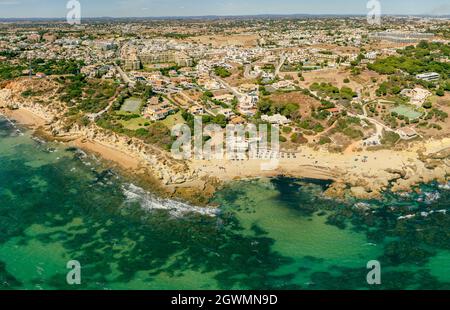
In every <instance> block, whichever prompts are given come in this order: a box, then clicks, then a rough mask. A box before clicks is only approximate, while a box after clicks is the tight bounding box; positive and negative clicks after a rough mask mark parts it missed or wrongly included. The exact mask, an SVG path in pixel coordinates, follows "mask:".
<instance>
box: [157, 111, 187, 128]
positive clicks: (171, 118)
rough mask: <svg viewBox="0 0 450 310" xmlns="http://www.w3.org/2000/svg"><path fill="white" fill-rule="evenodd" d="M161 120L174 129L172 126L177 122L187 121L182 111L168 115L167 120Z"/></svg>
mask: <svg viewBox="0 0 450 310" xmlns="http://www.w3.org/2000/svg"><path fill="white" fill-rule="evenodd" d="M161 122H162V123H163V124H164V125H165V126H166V127H167V128H169V129H172V127H174V126H175V125H177V124H184V123H185V121H184V119H183V115H182V113H181V111H180V112H178V113H177V114H173V115H170V116H168V117H167V118H166V119H165V120H163V121H161Z"/></svg>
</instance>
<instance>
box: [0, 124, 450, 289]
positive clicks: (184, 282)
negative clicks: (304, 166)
mask: <svg viewBox="0 0 450 310" xmlns="http://www.w3.org/2000/svg"><path fill="white" fill-rule="evenodd" d="M328 185H329V184H327V182H317V181H314V180H294V179H286V178H279V179H272V180H268V179H264V180H258V181H242V182H235V183H232V184H230V185H228V186H227V187H226V188H224V189H223V190H221V191H220V192H219V193H217V195H216V197H215V198H214V201H212V203H214V204H218V205H219V206H220V208H219V209H218V212H214V211H211V210H208V209H202V208H195V207H193V206H188V205H186V204H184V203H181V202H174V201H167V200H162V199H159V198H157V197H155V196H154V195H152V194H151V193H149V192H146V191H144V190H143V189H141V188H139V187H137V186H134V185H133V184H132V182H131V181H130V180H128V179H126V178H124V177H122V176H120V175H119V174H117V173H116V172H115V171H112V170H110V169H108V167H107V166H105V165H104V164H103V163H102V162H101V161H99V160H98V159H96V158H95V157H93V156H91V155H88V154H84V153H83V152H81V151H79V150H76V149H68V148H67V147H65V146H64V145H62V144H58V143H47V142H44V141H40V140H38V139H35V138H33V137H32V136H31V135H30V133H29V132H27V131H26V130H24V129H21V128H19V129H18V128H17V127H15V126H14V125H13V124H11V123H10V122H8V121H7V120H6V119H3V118H0V288H2V289H414V288H419V289H450V214H449V213H448V212H450V207H449V202H450V192H449V189H448V185H447V186H440V187H439V185H438V184H428V185H423V186H422V187H421V191H420V193H418V194H411V195H394V194H391V193H386V194H385V196H384V199H383V200H382V201H347V202H339V201H334V200H329V199H326V198H324V196H323V191H324V189H326V187H327V186H328ZM216 213H217V214H216ZM70 260H78V261H79V262H80V264H81V266H82V270H81V279H82V283H81V285H79V286H70V285H68V284H67V283H66V274H67V272H68V271H69V270H68V269H66V264H67V262H68V261H70ZM370 260H378V261H380V263H381V267H382V270H381V271H382V272H381V276H382V284H381V285H380V286H369V285H368V284H367V281H366V275H367V273H368V272H369V270H367V269H366V264H367V262H368V261H370Z"/></svg>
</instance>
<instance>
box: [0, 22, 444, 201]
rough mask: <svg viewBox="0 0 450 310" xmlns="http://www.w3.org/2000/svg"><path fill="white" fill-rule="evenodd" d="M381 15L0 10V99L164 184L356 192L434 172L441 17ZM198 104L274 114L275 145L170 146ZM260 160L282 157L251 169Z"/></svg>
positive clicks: (260, 119)
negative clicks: (221, 157)
mask: <svg viewBox="0 0 450 310" xmlns="http://www.w3.org/2000/svg"><path fill="white" fill-rule="evenodd" d="M384 19H385V20H383V23H382V25H381V26H376V25H368V24H367V21H366V19H365V18H360V17H342V18H329V17H327V18H325V17H317V18H312V17H311V18H288V17H286V18H282V17H280V18H220V19H204V20H203V19H171V20H137V19H136V20H133V19H127V20H121V19H118V20H97V21H96V20H93V21H91V22H89V23H84V24H82V25H74V26H71V25H67V24H65V23H62V22H57V21H55V22H50V21H49V22H45V23H44V22H42V21H41V22H27V23H24V24H20V23H0V108H3V112H4V113H5V114H7V115H10V116H12V117H16V118H22V119H23V118H26V117H24V116H23V115H24V113H25V114H26V113H32V114H33V115H34V116H37V117H39V118H41V119H42V120H43V122H42V124H41V125H43V127H44V128H45V130H46V131H47V132H48V133H50V134H51V135H53V136H54V137H59V138H66V140H67V141H72V142H74V143H76V145H77V146H79V147H85V148H88V149H89V148H90V149H91V150H93V151H97V152H99V153H102V154H104V156H105V157H106V158H107V159H111V160H116V161H121V162H122V163H124V162H129V159H127V158H126V157H127V156H119V155H118V154H119V153H122V155H123V153H126V154H129V157H136V158H137V159H138V161H139V164H131V163H130V164H129V165H128V168H132V169H135V170H139V171H140V172H142V169H144V168H143V167H144V166H145V168H146V169H148V171H151V173H152V174H153V175H155V176H156V178H158V179H160V180H162V181H163V183H164V184H166V185H170V186H173V189H172V190H173V191H175V192H177V191H178V192H183V191H184V192H186V191H189V190H190V187H192V184H197V185H198V183H201V185H200V186H199V188H200V191H205V190H207V189H208V188H209V190H211V191H213V190H212V189H211V188H210V187H211V186H213V185H211V184H215V183H214V182H212V181H211V178H212V177H213V178H216V179H217V181H219V182H220V181H226V180H232V179H234V178H244V177H259V176H273V175H277V174H283V175H292V176H295V177H312V178H323V179H333V180H336V181H337V182H336V183H335V185H334V186H333V187H332V188H331V189H330V190H329V194H330V195H335V196H343V195H345V193H347V192H348V191H350V192H351V193H352V194H353V195H354V196H359V197H376V196H377V195H379V194H380V192H381V191H383V190H386V188H387V187H388V185H389V184H391V183H392V182H393V183H394V187H396V188H397V190H399V191H407V190H410V189H411V188H412V186H413V185H415V184H417V183H420V182H424V181H430V180H435V179H436V180H439V181H446V180H447V176H448V171H449V165H448V159H449V155H450V152H449V150H450V141H449V138H450V136H449V134H450V122H449V119H448V116H449V113H450V44H449V42H450V41H449V40H450V33H449V30H448V29H450V22H449V21H448V19H438V18H419V17H410V18H406V17H385V18H384ZM21 111H22V112H21ZM20 113H22V114H21V115H22V116H19V114H20ZM196 116H199V117H201V118H202V121H203V124H204V125H207V124H217V125H219V126H220V127H221V128H224V130H225V127H226V126H227V125H229V124H233V125H247V124H257V125H258V124H273V125H277V126H279V127H280V137H279V139H280V142H281V151H280V152H279V153H273V152H271V150H270V149H268V150H265V151H264V152H260V153H259V154H257V158H256V159H253V160H251V159H250V158H238V159H236V158H234V159H230V160H226V161H225V162H220V161H206V160H186V161H180V160H176V159H174V158H171V156H170V153H169V151H170V148H171V146H172V144H173V142H174V140H175V138H176V137H173V136H172V135H171V130H172V128H173V127H174V126H175V125H177V124H187V125H188V126H190V127H191V128H192V127H193V122H194V117H196ZM35 125H37V124H35ZM204 140H205V141H208V140H214V137H213V136H205V137H204ZM95 143H97V146H95V145H94V144H95ZM242 143H243V145H244V148H245V147H246V146H248V143H250V142H249V141H242ZM108 148H109V151H108V150H107V149H108ZM114 153H116V155H114ZM108 154H109V155H108ZM124 157H125V158H124ZM271 159H278V160H280V161H281V162H280V165H279V168H278V169H276V170H275V171H267V172H266V171H261V169H260V163H261V162H263V161H267V160H271Z"/></svg>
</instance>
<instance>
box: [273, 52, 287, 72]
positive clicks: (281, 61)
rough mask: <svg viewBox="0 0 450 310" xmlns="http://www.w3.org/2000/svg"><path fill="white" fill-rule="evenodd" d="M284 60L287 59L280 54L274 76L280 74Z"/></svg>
mask: <svg viewBox="0 0 450 310" xmlns="http://www.w3.org/2000/svg"><path fill="white" fill-rule="evenodd" d="M286 59H287V56H286V55H285V54H282V55H281V57H280V63H279V64H278V66H277V68H276V69H275V76H277V75H278V74H279V73H280V70H281V67H283V65H284V63H285V61H286Z"/></svg>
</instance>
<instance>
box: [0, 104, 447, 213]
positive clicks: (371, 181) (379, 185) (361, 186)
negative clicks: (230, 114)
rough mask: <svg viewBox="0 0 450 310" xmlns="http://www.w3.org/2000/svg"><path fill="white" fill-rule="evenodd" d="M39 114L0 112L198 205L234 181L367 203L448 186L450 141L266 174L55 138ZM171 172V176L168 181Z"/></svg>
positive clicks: (122, 143) (250, 164) (97, 137)
mask: <svg viewBox="0 0 450 310" xmlns="http://www.w3.org/2000/svg"><path fill="white" fill-rule="evenodd" d="M37 112H42V111H40V110H39V111H36V109H34V108H31V107H27V108H24V107H21V108H20V109H18V110H8V109H3V110H2V113H3V114H5V115H7V116H8V117H10V118H11V119H14V120H16V121H17V122H19V123H22V124H24V125H27V126H30V127H32V128H34V129H35V130H37V129H39V130H42V129H45V132H46V133H47V134H50V133H51V134H52V135H51V136H50V137H49V138H52V137H53V138H54V139H57V140H59V141H64V142H66V143H67V144H68V145H70V146H75V147H78V148H80V149H83V150H86V151H88V152H93V153H96V154H98V155H100V156H101V157H103V158H104V159H106V160H108V161H111V162H113V163H115V164H117V165H118V166H119V167H121V168H122V169H123V170H124V171H125V172H126V173H128V174H130V175H133V176H138V177H139V178H141V179H146V180H151V183H152V184H153V185H154V184H155V183H159V185H161V188H162V189H163V191H165V192H167V193H168V194H170V195H171V196H173V197H182V198H184V199H187V200H189V201H191V202H195V203H199V204H204V203H207V200H208V198H209V197H211V196H212V195H213V194H214V192H215V191H216V189H217V187H218V186H220V184H223V183H226V182H229V181H232V180H238V179H253V178H260V177H276V176H288V177H294V178H312V179H323V180H333V181H335V182H334V184H333V185H332V186H331V187H330V189H329V190H328V191H327V192H326V194H327V195H328V196H331V197H336V198H344V197H345V196H346V195H351V196H353V197H357V198H362V199H368V198H377V197H380V195H381V192H382V191H384V190H386V189H387V188H391V189H392V190H393V191H399V192H409V191H411V190H412V188H413V187H414V186H415V185H417V184H419V183H427V182H431V181H439V182H442V183H446V182H448V181H449V177H448V176H449V175H450V161H449V159H450V138H445V139H442V140H436V141H435V140H431V141H427V142H416V143H414V144H411V145H410V146H409V147H408V148H405V149H403V150H401V149H394V150H378V151H363V152H358V153H350V154H347V153H345V154H335V153H330V152H327V151H324V150H314V149H312V148H310V147H307V146H305V147H302V148H301V149H300V150H299V153H297V155H296V158H292V159H280V161H279V164H278V166H277V167H276V169H275V170H270V171H265V170H263V169H262V164H264V163H266V164H267V163H268V161H267V160H246V161H224V160H220V161H217V160H212V161H201V160H192V161H185V162H183V163H180V162H179V161H175V160H173V159H169V157H170V154H168V153H167V152H164V151H161V150H158V152H156V153H155V154H153V156H150V155H151V153H153V151H154V147H151V149H152V151H151V152H149V151H148V150H147V147H148V146H145V151H144V147H143V146H142V145H139V142H136V141H134V139H131V140H130V139H129V138H125V137H118V136H117V135H115V134H106V133H103V132H102V131H103V130H102V129H99V128H96V129H95V131H96V132H95V133H94V134H93V131H92V129H88V130H86V129H80V128H77V129H75V130H71V131H70V132H67V133H63V134H62V133H56V134H55V130H54V129H55V126H54V125H55V124H54V123H52V119H50V117H48V115H49V114H46V113H37ZM45 116H47V117H45ZM136 143H137V144H136ZM174 166H176V167H174ZM174 168H175V169H174ZM172 169H174V170H172ZM171 173H172V174H174V175H175V177H174V176H173V175H172V176H170V174H171ZM155 180H156V181H155Z"/></svg>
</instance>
